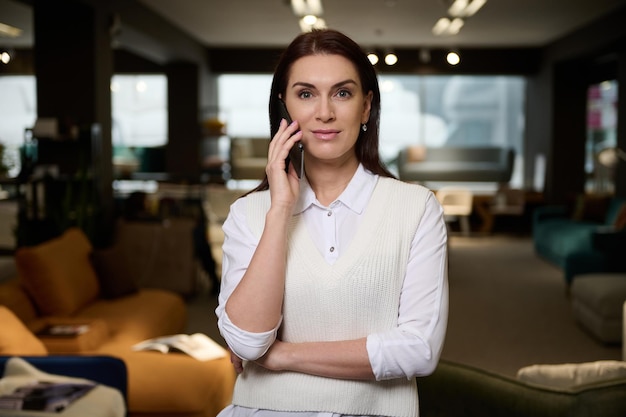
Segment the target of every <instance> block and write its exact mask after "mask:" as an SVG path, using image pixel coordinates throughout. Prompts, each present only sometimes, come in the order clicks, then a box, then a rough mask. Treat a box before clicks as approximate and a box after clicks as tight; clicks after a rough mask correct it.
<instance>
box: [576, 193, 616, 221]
mask: <svg viewBox="0 0 626 417" xmlns="http://www.w3.org/2000/svg"><path fill="white" fill-rule="evenodd" d="M609 202H610V199H609V197H607V196H603V195H602V196H592V195H588V194H581V195H578V196H577V197H576V201H575V202H574V208H573V210H572V220H577V221H589V222H595V223H604V222H605V219H606V212H607V209H608V208H609Z"/></svg>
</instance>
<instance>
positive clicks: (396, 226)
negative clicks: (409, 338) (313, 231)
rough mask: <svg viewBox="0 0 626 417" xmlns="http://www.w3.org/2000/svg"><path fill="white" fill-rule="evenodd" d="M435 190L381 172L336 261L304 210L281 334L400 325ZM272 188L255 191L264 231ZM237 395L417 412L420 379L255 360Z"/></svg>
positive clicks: (294, 238) (252, 214) (336, 408)
mask: <svg viewBox="0 0 626 417" xmlns="http://www.w3.org/2000/svg"><path fill="white" fill-rule="evenodd" d="M429 192H430V191H429V190H427V189H426V188H424V187H421V186H418V185H411V184H407V183H403V182H400V181H397V180H393V179H389V178H379V180H378V183H377V185H376V188H375V190H374V194H373V195H372V199H371V201H370V203H369V205H368V207H367V210H366V212H365V214H364V218H363V219H362V223H361V224H360V226H359V230H358V231H357V233H356V235H355V236H354V238H353V240H352V243H351V245H350V247H349V248H347V249H345V250H344V252H343V254H342V255H341V256H340V258H339V259H338V260H337V262H335V264H334V265H328V264H327V263H326V262H325V261H324V259H323V257H322V255H321V254H320V253H319V251H318V250H317V248H316V247H315V245H314V243H313V241H312V240H311V239H310V237H309V235H308V232H307V230H306V226H305V225H304V222H302V221H301V218H300V216H294V217H293V219H292V222H291V225H290V235H289V253H288V262H287V265H288V267H287V282H286V284H285V299H284V305H283V315H284V318H283V323H282V327H281V330H280V334H279V338H280V339H281V340H284V341H286V342H306V341H334V340H349V339H356V338H361V337H365V336H367V335H368V334H370V333H374V332H382V331H385V330H388V329H391V328H394V327H395V326H396V325H397V319H398V300H399V299H400V291H401V288H402V281H403V278H404V274H405V271H406V265H407V260H408V256H409V249H410V245H411V241H412V239H413V237H414V235H415V233H416V229H417V226H418V224H419V221H420V218H421V216H422V214H423V212H424V206H425V201H426V196H427V194H428V193H429ZM269 203H270V198H269V192H258V193H253V194H251V195H249V196H248V201H247V207H248V221H249V225H250V227H251V230H252V231H253V232H254V233H255V234H256V235H257V236H259V237H260V235H261V233H262V231H263V227H264V220H265V213H266V212H267V209H268V208H269ZM233 403H234V404H237V405H240V406H244V407H250V408H258V409H268V410H278V411H321V412H335V413H340V414H350V415H384V416H398V417H415V416H417V415H418V401H417V387H416V383H415V379H413V378H411V379H410V380H407V379H404V378H400V379H393V380H387V381H379V382H374V381H353V380H337V379H330V378H323V377H317V376H312V375H306V374H301V373H295V372H271V371H267V370H265V369H264V368H262V367H260V366H258V365H256V364H255V363H251V362H250V363H247V364H246V366H245V371H244V372H243V373H242V374H240V375H239V377H238V378H237V383H236V386H235V392H234V398H233Z"/></svg>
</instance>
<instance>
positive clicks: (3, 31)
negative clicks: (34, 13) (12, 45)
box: [0, 23, 22, 38]
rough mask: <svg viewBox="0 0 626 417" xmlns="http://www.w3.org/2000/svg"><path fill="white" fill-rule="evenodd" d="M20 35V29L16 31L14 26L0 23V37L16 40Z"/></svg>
mask: <svg viewBox="0 0 626 417" xmlns="http://www.w3.org/2000/svg"><path fill="white" fill-rule="evenodd" d="M21 34H22V29H18V28H16V27H14V26H11V25H7V24H6V23H0V36H6V37H8V38H17V37H18V36H20V35H21Z"/></svg>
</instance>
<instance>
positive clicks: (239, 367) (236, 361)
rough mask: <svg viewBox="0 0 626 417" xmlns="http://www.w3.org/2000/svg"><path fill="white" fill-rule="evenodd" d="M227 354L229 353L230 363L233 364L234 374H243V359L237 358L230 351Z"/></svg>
mask: <svg viewBox="0 0 626 417" xmlns="http://www.w3.org/2000/svg"><path fill="white" fill-rule="evenodd" d="M228 353H230V363H232V364H233V368H235V372H237V373H238V374H240V373H242V372H243V359H241V358H240V357H239V356H237V355H235V354H234V353H233V351H232V350H230V349H228Z"/></svg>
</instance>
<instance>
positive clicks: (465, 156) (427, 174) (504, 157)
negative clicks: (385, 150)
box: [398, 145, 515, 183]
mask: <svg viewBox="0 0 626 417" xmlns="http://www.w3.org/2000/svg"><path fill="white" fill-rule="evenodd" d="M514 161H515V151H514V150H513V149H509V148H501V147H490V146H481V147H469V146H468V147H450V146H443V147H440V148H434V147H423V146H415V145H413V146H409V147H406V148H404V149H402V150H401V151H400V152H399V154H398V175H399V178H400V179H401V180H402V181H416V182H424V181H454V182H463V181H472V182H497V183H508V182H509V181H510V179H511V175H512V174H513V164H514Z"/></svg>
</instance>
